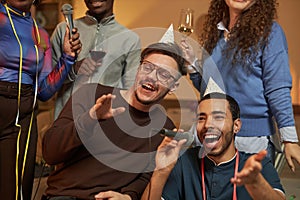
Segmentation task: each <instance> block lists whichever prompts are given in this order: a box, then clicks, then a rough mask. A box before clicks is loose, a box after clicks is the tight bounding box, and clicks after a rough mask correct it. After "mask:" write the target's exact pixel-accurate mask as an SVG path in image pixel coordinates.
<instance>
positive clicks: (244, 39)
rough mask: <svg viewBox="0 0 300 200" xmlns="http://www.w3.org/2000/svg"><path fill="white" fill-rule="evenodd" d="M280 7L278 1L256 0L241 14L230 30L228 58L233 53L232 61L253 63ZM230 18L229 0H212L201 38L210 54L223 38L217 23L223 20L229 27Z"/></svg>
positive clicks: (266, 40) (234, 62) (226, 53)
mask: <svg viewBox="0 0 300 200" xmlns="http://www.w3.org/2000/svg"><path fill="white" fill-rule="evenodd" d="M277 6H278V3H277V0H256V2H255V3H254V4H253V5H252V6H251V7H250V8H249V9H247V10H245V11H244V12H243V13H242V14H241V15H240V16H239V18H238V19H237V21H236V24H235V25H234V27H233V28H232V29H231V30H230V34H229V39H228V46H227V49H225V51H224V53H225V55H226V56H227V57H228V58H229V56H230V55H231V56H233V60H232V64H236V63H242V64H246V63H248V62H250V63H251V62H252V61H253V60H254V59H255V57H256V55H257V52H258V51H259V49H260V48H261V47H262V46H263V45H266V44H267V42H268V36H269V34H270V32H271V28H272V23H273V21H274V20H275V19H276V18H277ZM229 20H230V19H229V8H228V6H227V4H226V2H225V0H211V3H210V7H209V10H208V15H207V16H206V20H205V22H204V26H203V33H202V34H201V36H200V38H199V40H200V44H201V45H202V46H203V47H204V49H205V50H206V51H207V52H208V53H209V54H211V53H212V51H213V49H214V47H215V46H216V44H217V42H218V40H219V38H220V34H221V31H220V30H218V29H217V24H218V23H219V22H220V21H222V22H223V23H224V25H225V27H227V26H228V24H229ZM233 49H234V50H233ZM229 52H230V53H229ZM232 52H233V53H232ZM229 54H230V55H229ZM232 54H233V55H232Z"/></svg>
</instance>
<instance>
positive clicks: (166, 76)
mask: <svg viewBox="0 0 300 200" xmlns="http://www.w3.org/2000/svg"><path fill="white" fill-rule="evenodd" d="M154 70H156V77H157V79H158V80H159V81H160V82H161V83H168V81H170V79H173V80H174V81H175V80H176V78H175V77H174V76H172V75H171V73H170V72H169V71H168V70H166V69H164V68H162V67H159V66H157V65H155V64H153V63H152V62H149V61H147V60H143V61H141V71H142V72H143V73H145V74H150V73H151V72H153V71H154Z"/></svg>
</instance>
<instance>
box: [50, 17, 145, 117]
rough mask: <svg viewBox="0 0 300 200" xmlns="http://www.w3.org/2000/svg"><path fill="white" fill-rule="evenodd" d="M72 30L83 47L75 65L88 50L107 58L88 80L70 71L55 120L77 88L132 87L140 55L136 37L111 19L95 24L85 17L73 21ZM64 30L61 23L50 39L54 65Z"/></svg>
mask: <svg viewBox="0 0 300 200" xmlns="http://www.w3.org/2000/svg"><path fill="white" fill-rule="evenodd" d="M74 26H75V27H76V28H78V32H79V34H80V41H81V43H82V50H81V52H80V54H79V55H78V58H77V60H78V61H80V60H82V59H84V58H86V57H89V56H90V51H91V50H103V51H105V52H106V55H105V56H104V58H103V60H102V64H101V66H100V67H99V68H97V70H96V71H95V72H94V74H93V75H92V76H90V77H88V79H87V78H86V77H83V75H80V76H77V75H76V74H75V73H74V70H71V71H70V73H69V79H68V80H66V81H65V84H64V85H63V87H62V88H61V90H60V91H59V92H58V94H57V99H56V106H55V118H57V116H58V114H59V113H60V111H61V110H62V108H63V106H64V105H65V103H66V101H67V100H68V99H69V97H70V95H71V94H72V92H74V91H75V90H76V89H77V88H78V87H79V86H80V85H82V84H84V83H87V82H89V83H100V84H103V85H107V86H112V87H118V88H125V89H128V88H129V87H130V86H131V85H132V84H133V83H134V79H135V75H136V72H137V68H138V66H139V61H140V51H141V44H140V39H139V36H138V35H137V34H136V33H134V32H133V31H131V30H129V29H127V28H126V27H124V26H122V25H120V24H119V23H118V22H117V21H116V20H115V17H114V15H112V16H109V17H107V18H104V19H103V20H102V21H101V22H99V23H98V22H97V20H96V19H95V18H94V17H92V16H90V15H89V14H88V13H87V14H86V15H85V16H84V17H81V18H78V19H75V20H74ZM65 29H66V23H65V22H61V23H60V24H58V25H57V27H56V29H55V30H54V32H53V34H52V36H51V43H52V51H53V57H52V60H53V64H54V65H55V64H56V63H57V61H58V59H59V58H60V56H61V52H62V48H63V39H64V34H65ZM75 88H76V89H75Z"/></svg>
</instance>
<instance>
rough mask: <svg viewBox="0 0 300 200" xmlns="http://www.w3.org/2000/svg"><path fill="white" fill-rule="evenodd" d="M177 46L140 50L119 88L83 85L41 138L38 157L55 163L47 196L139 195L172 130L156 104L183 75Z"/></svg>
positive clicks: (79, 197)
mask: <svg viewBox="0 0 300 200" xmlns="http://www.w3.org/2000/svg"><path fill="white" fill-rule="evenodd" d="M184 62H185V61H184V59H183V58H182V52H181V49H180V48H179V46H178V45H176V44H173V43H168V44H167V43H155V44H152V45H150V46H148V47H147V48H146V49H144V50H143V52H142V54H141V63H140V66H139V68H138V72H137V74H136V79H135V83H134V85H133V86H132V87H131V88H130V89H129V90H121V89H117V88H113V87H109V86H103V85H100V84H87V85H84V86H82V87H81V88H80V89H78V91H77V92H76V93H74V94H73V95H72V97H71V98H70V99H69V101H68V102H67V104H66V106H65V107H64V108H63V110H62V112H61V113H60V115H59V117H58V119H57V120H56V121H55V122H54V124H53V126H52V127H51V128H50V129H49V130H48V131H47V133H46V134H45V136H44V138H43V156H44V159H45V160H46V162H47V163H48V164H51V165H56V169H55V171H54V172H53V173H52V174H51V175H50V176H49V178H48V188H47V190H46V194H45V196H47V197H46V199H51V200H52V199H53V200H55V199H57V198H59V199H60V200H67V199H74V198H75V199H94V198H95V195H97V198H101V199H102V198H103V199H110V198H114V199H132V200H133V199H139V198H140V197H141V194H142V193H143V191H144V189H145V187H146V185H147V183H148V181H149V179H150V176H151V172H152V171H153V169H154V167H153V166H151V165H150V163H151V160H152V159H154V155H155V150H156V149H157V147H158V145H159V144H160V143H161V141H162V137H161V136H160V135H159V134H157V133H156V132H155V131H152V130H153V129H154V128H155V129H160V128H163V127H164V128H167V129H173V128H175V126H174V124H173V122H172V121H171V120H170V119H169V118H168V117H167V116H166V115H165V112H163V111H162V110H161V109H160V107H159V106H155V105H156V104H157V103H159V102H160V101H161V100H162V99H163V98H164V97H165V95H166V94H167V93H169V92H172V91H174V90H175V89H176V88H177V87H178V85H179V83H178V80H179V78H180V77H181V75H185V73H186V72H185V68H184Z"/></svg>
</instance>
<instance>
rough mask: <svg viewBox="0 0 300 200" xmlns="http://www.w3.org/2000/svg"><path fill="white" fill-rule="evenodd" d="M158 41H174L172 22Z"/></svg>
mask: <svg viewBox="0 0 300 200" xmlns="http://www.w3.org/2000/svg"><path fill="white" fill-rule="evenodd" d="M159 42H162V43H174V29H173V24H171V25H170V26H169V28H168V30H167V31H166V32H165V34H164V35H163V36H162V38H161V39H160V41H159Z"/></svg>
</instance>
